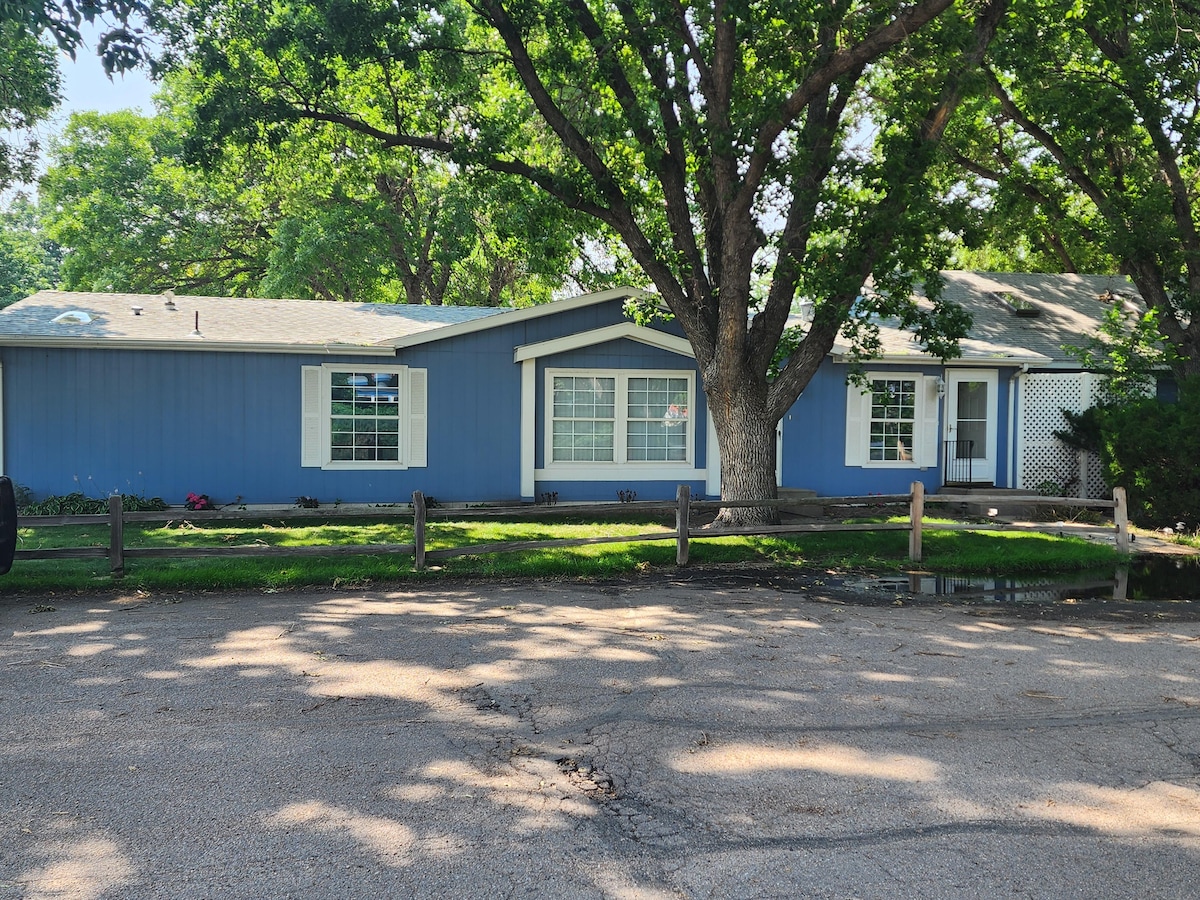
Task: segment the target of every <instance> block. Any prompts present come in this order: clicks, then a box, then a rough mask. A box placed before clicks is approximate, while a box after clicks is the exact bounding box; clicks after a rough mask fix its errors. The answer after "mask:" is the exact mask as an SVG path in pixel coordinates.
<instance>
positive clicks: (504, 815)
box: [0, 583, 1200, 900]
mask: <svg viewBox="0 0 1200 900" xmlns="http://www.w3.org/2000/svg"><path fill="white" fill-rule="evenodd" d="M0 809H3V810H4V816H3V835H2V840H0V898H9V897H13V898H15V897H22V898H68V897H79V898H118V897H119V898H141V897H171V898H202V897H203V898H207V897H244V898H251V897H253V898H261V897H298V898H299V897H303V898H334V897H337V898H379V897H480V898H489V900H490V898H502V897H521V896H529V897H538V898H552V897H570V898H576V897H584V898H587V897H629V898H666V897H714V898H715V897H720V898H729V897H747V898H751V897H753V898H758V897H789V898H791V897H821V898H824V897H829V898H851V897H859V898H885V897H886V898H896V897H921V898H943V897H944V898H958V897H967V896H970V897H989V898H1003V897H1088V898H1108V897H1112V898H1117V897H1120V898H1124V897H1133V896H1143V897H1155V898H1171V897H1179V898H1194V897H1196V896H1197V891H1198V888H1197V885H1200V623H1163V624H1155V623H1154V622H1153V621H1137V622H1128V623H1121V622H1115V623H1114V622H1105V623H1089V622H1081V621H1075V622H1039V621H1027V620H1020V619H1016V618H1009V617H1006V616H1003V615H995V614H981V613H980V611H975V612H971V611H961V610H952V609H947V608H941V607H926V608H909V607H902V608H886V607H885V608H866V607H857V606H849V605H843V604H840V603H837V602H833V600H832V599H831V598H827V597H822V595H821V591H820V589H819V588H818V589H816V590H815V591H803V592H790V591H782V590H779V589H776V588H762V587H746V588H731V587H728V586H725V587H720V586H715V585H703V584H701V585H697V584H680V585H672V584H655V585H650V584H643V583H633V584H629V585H622V586H609V587H600V586H591V585H582V586H581V585H572V584H534V585H521V586H513V585H506V586H464V587H460V588H453V589H444V590H443V589H439V590H432V591H428V592H417V591H413V592H407V591H406V592H400V593H388V592H373V591H371V590H340V591H333V592H324V593H307V594H272V595H263V594H257V595H238V596H234V595H211V596H205V595H201V596H187V597H177V596H124V597H115V598H114V597H98V598H97V597H93V598H58V597H48V598H41V599H38V600H23V601H14V600H6V601H2V602H0Z"/></svg>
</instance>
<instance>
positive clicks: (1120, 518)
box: [1113, 487, 1129, 553]
mask: <svg viewBox="0 0 1200 900" xmlns="http://www.w3.org/2000/svg"><path fill="white" fill-rule="evenodd" d="M1113 503H1115V504H1116V506H1114V507H1113V524H1114V525H1116V526H1117V552H1118V553H1128V552H1129V498H1128V497H1126V496H1125V488H1123V487H1115V488H1113Z"/></svg>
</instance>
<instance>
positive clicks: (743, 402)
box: [709, 386, 779, 528]
mask: <svg viewBox="0 0 1200 900" xmlns="http://www.w3.org/2000/svg"><path fill="white" fill-rule="evenodd" d="M757 394H758V392H756V391H753V390H751V389H746V388H744V387H743V389H742V390H737V389H736V386H734V387H733V389H731V390H727V391H719V390H710V391H709V410H710V411H711V412H712V417H713V425H714V426H715V427H716V431H717V443H718V444H719V445H720V448H721V499H722V500H774V499H775V497H776V496H777V485H776V484H775V427H776V424H777V422H776V420H775V418H774V417H773V416H772V415H771V414H770V413H768V412H767V405H766V402H765V399H764V398H760V397H759V396H757ZM778 521H779V510H778V509H777V508H776V507H773V506H759V507H748V508H730V507H726V508H723V509H722V510H721V511H720V512H719V513H718V514H717V518H716V521H714V522H713V527H715V528H738V527H744V526H751V525H771V524H776V523H777V522H778Z"/></svg>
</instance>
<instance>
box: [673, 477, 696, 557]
mask: <svg viewBox="0 0 1200 900" xmlns="http://www.w3.org/2000/svg"><path fill="white" fill-rule="evenodd" d="M691 499H692V489H691V488H690V487H689V486H688V485H686V484H681V485H680V486H679V489H678V490H677V491H676V492H675V503H676V507H675V532H676V535H677V537H676V538H675V565H677V566H686V565H687V561H688V521H689V520H690V519H691V517H692V516H691V511H690V510H689V509H688V506H689V504H690V503H691Z"/></svg>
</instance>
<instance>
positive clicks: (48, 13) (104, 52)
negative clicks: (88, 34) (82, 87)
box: [0, 0, 150, 75]
mask: <svg viewBox="0 0 1200 900" xmlns="http://www.w3.org/2000/svg"><path fill="white" fill-rule="evenodd" d="M149 14H150V8H149V6H148V5H147V4H146V3H144V2H142V0H62V2H61V3H53V2H49V0H0V25H6V24H10V25H12V26H13V27H15V28H17V29H19V30H20V32H21V33H23V34H24V35H25V36H27V37H31V38H34V39H38V38H40V37H41V36H42V35H43V34H48V35H49V36H50V37H51V38H52V39H53V40H54V43H55V44H57V45H58V47H59V49H61V50H62V51H63V52H65V53H67V54H68V55H69V56H70V57H71V58H72V59H74V58H75V51H76V50H78V49H79V47H80V46H82V44H83V34H82V33H81V32H80V26H82V25H83V24H84V23H85V22H86V23H88V24H96V23H99V24H100V25H102V26H103V28H102V29H101V33H100V38H99V41H98V42H97V45H96V53H97V55H99V57H100V61H101V62H102V63H103V65H104V71H105V72H107V73H109V74H110V75H111V74H112V73H113V72H122V71H125V70H126V69H130V68H132V67H133V66H135V65H137V64H138V63H139V62H142V61H144V60H145V59H146V58H147V56H146V46H145V35H144V32H143V30H142V29H141V28H140V27H139V25H138V22H139V21H140V20H142V19H145V18H146V17H148V16H149Z"/></svg>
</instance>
